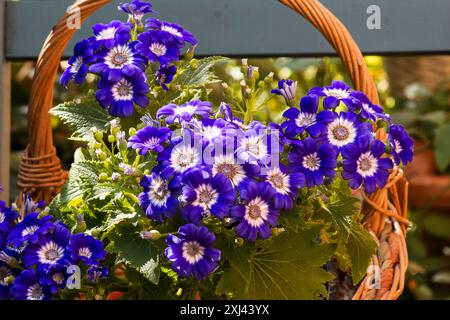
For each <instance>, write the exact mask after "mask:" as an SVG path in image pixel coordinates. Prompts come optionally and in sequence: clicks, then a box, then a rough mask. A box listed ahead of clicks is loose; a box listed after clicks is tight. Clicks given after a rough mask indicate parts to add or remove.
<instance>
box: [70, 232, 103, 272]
mask: <svg viewBox="0 0 450 320" xmlns="http://www.w3.org/2000/svg"><path fill="white" fill-rule="evenodd" d="M67 254H68V256H69V258H70V261H71V262H72V263H75V264H77V263H79V262H80V261H81V262H82V263H84V264H85V265H88V266H92V265H95V266H96V265H98V263H99V260H103V259H105V257H106V251H105V250H104V249H103V243H102V242H101V241H100V240H97V239H95V238H94V237H92V236H88V235H85V234H83V233H79V234H74V235H72V237H71V238H70V242H69V245H68V246H67Z"/></svg>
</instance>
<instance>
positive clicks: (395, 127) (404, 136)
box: [389, 124, 414, 166]
mask: <svg viewBox="0 0 450 320" xmlns="http://www.w3.org/2000/svg"><path fill="white" fill-rule="evenodd" d="M389 142H390V144H391V150H392V156H393V157H394V161H395V164H396V165H399V164H400V162H402V163H403V165H405V166H406V165H407V164H408V163H410V162H411V161H412V159H413V156H414V142H413V140H412V139H411V138H410V136H409V135H408V133H407V132H406V130H405V128H404V127H403V126H402V125H400V124H392V125H391V126H390V128H389Z"/></svg>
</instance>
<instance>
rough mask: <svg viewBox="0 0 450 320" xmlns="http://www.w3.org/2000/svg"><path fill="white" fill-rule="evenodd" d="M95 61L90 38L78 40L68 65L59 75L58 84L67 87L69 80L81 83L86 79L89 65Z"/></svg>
mask: <svg viewBox="0 0 450 320" xmlns="http://www.w3.org/2000/svg"><path fill="white" fill-rule="evenodd" d="M95 61H96V57H95V55H94V49H93V44H92V39H86V40H83V41H80V42H78V43H77V44H76V45H75V48H74V55H73V57H71V58H70V59H69V67H68V68H67V69H66V70H65V71H64V73H63V74H62V76H61V79H60V81H59V82H60V84H61V85H62V86H64V87H67V85H68V84H69V81H70V80H74V82H75V83H76V84H77V85H81V84H83V83H84V81H85V80H86V75H87V73H88V71H89V65H90V64H91V63H94V62H95Z"/></svg>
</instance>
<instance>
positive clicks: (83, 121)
mask: <svg viewBox="0 0 450 320" xmlns="http://www.w3.org/2000/svg"><path fill="white" fill-rule="evenodd" d="M50 113H51V114H52V115H54V116H56V117H58V118H60V119H61V120H62V121H63V122H64V123H66V124H68V125H71V126H72V127H73V128H74V130H75V131H74V133H73V134H72V136H71V138H70V139H72V140H77V141H88V140H89V137H90V129H91V128H92V127H96V128H98V129H104V128H105V126H106V125H107V123H108V122H109V121H110V120H111V117H110V116H109V115H108V112H107V111H106V110H105V109H103V108H101V107H100V106H99V104H98V102H97V100H96V99H95V96H94V95H93V94H88V95H87V96H86V97H84V98H81V99H76V100H73V101H70V102H65V103H63V104H60V105H58V106H56V107H54V108H53V109H51V110H50Z"/></svg>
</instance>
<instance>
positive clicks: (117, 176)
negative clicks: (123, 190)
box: [111, 172, 120, 181]
mask: <svg viewBox="0 0 450 320" xmlns="http://www.w3.org/2000/svg"><path fill="white" fill-rule="evenodd" d="M111 180H112V181H119V180H120V173H117V172H113V174H112V175H111Z"/></svg>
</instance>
